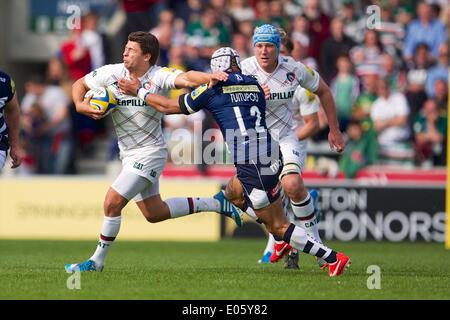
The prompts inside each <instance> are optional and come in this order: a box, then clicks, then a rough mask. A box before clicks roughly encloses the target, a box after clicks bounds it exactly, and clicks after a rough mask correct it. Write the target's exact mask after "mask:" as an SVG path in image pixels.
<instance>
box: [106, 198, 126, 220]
mask: <svg viewBox="0 0 450 320" xmlns="http://www.w3.org/2000/svg"><path fill="white" fill-rule="evenodd" d="M123 202H124V201H122V200H121V199H114V198H112V197H107V198H106V199H105V201H104V203H103V209H104V213H105V216H117V215H120V212H121V211H122V209H123V207H124V206H125V204H126V203H125V204H124V203H123Z"/></svg>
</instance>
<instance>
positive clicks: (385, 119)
mask: <svg viewBox="0 0 450 320" xmlns="http://www.w3.org/2000/svg"><path fill="white" fill-rule="evenodd" d="M377 93H378V98H377V100H375V102H374V103H373V105H372V110H371V112H370V116H371V118H372V121H373V123H374V128H375V130H376V131H377V134H378V139H377V140H378V146H379V154H380V159H383V160H384V161H385V162H386V163H391V162H394V163H395V162H397V161H398V162H400V163H408V161H411V160H412V157H413V149H412V146H411V143H410V137H411V131H410V127H409V125H408V116H409V113H410V112H409V106H408V102H407V101H406V98H405V96H404V95H403V94H402V93H399V92H391V90H390V89H389V83H388V81H387V80H386V79H382V78H380V79H379V80H378V82H377Z"/></svg>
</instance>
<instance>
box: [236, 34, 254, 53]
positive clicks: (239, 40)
mask: <svg viewBox="0 0 450 320" xmlns="http://www.w3.org/2000/svg"><path fill="white" fill-rule="evenodd" d="M232 39H233V40H232V42H231V47H232V48H233V49H234V50H236V51H237V52H239V55H240V57H241V59H242V60H244V59H246V58H248V57H250V56H252V55H253V47H252V44H251V42H250V41H248V38H247V37H246V36H245V35H244V34H243V33H241V32H236V33H234V34H233V38H232Z"/></svg>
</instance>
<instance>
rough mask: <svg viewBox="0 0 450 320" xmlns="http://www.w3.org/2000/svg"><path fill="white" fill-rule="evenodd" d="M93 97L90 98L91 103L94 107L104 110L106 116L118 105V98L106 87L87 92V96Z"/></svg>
mask: <svg viewBox="0 0 450 320" xmlns="http://www.w3.org/2000/svg"><path fill="white" fill-rule="evenodd" d="M89 96H90V97H92V98H91V100H90V105H91V108H92V109H95V110H103V111H104V112H105V113H104V115H105V116H106V115H107V114H109V113H110V112H111V111H112V110H113V109H114V108H115V107H116V106H117V100H116V97H114V94H113V93H112V92H111V90H109V89H108V88H105V87H100V88H94V89H91V90H89V91H88V92H86V94H85V96H84V97H85V98H87V97H89Z"/></svg>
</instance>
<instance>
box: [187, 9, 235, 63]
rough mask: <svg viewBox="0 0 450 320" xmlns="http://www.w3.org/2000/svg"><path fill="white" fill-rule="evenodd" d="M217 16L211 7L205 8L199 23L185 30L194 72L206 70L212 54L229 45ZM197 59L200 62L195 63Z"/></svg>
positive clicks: (226, 32) (227, 36) (227, 37)
mask: <svg viewBox="0 0 450 320" xmlns="http://www.w3.org/2000/svg"><path fill="white" fill-rule="evenodd" d="M217 14H219V13H216V12H215V11H214V9H213V8H212V7H211V6H205V8H204V11H203V12H202V16H201V20H200V21H199V22H195V23H191V24H189V25H188V28H187V34H188V37H187V45H188V47H187V48H188V52H187V53H188V55H189V58H190V64H192V65H194V64H196V65H197V66H196V67H195V68H194V69H196V70H200V71H203V70H207V69H208V68H209V59H210V58H211V55H212V53H213V52H214V51H215V50H216V49H217V48H219V47H220V46H225V45H228V44H229V43H230V37H229V33H228V31H227V30H226V29H225V27H224V26H223V25H222V24H221V23H219V20H218V18H217ZM196 59H199V60H201V61H196Z"/></svg>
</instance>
